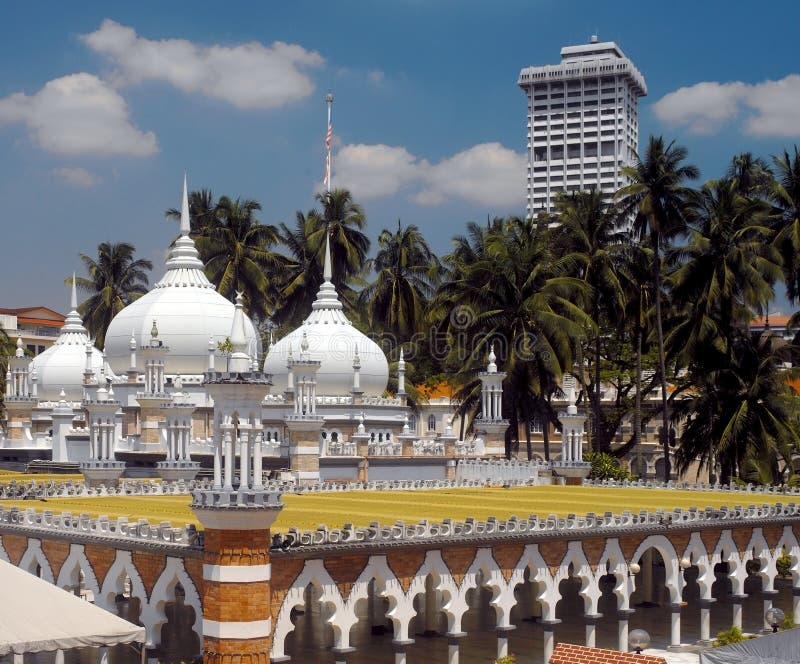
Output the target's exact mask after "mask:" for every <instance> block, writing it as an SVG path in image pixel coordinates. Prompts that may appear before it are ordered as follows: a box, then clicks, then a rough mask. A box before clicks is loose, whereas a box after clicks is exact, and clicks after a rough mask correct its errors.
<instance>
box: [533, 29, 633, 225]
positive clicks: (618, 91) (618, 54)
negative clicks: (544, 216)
mask: <svg viewBox="0 0 800 664" xmlns="http://www.w3.org/2000/svg"><path fill="white" fill-rule="evenodd" d="M518 83H519V86H520V87H521V88H522V89H523V90H524V91H525V94H526V95H527V97H528V205H527V209H528V214H529V215H531V216H536V214H538V213H539V212H540V211H552V209H553V204H554V200H555V197H556V194H557V193H558V192H560V191H579V190H585V189H598V188H599V189H600V190H602V191H604V192H609V193H612V192H614V191H616V190H617V189H618V188H619V187H621V186H623V185H625V184H627V183H628V182H627V178H626V177H625V176H624V175H623V174H622V173H621V169H622V167H623V166H628V165H632V164H633V163H634V160H635V155H636V152H637V151H638V147H639V115H638V104H639V97H643V96H644V95H646V94H647V84H646V83H645V81H644V76H642V74H641V72H639V70H638V69H636V67H635V65H634V64H633V62H631V61H630V59H628V58H627V57H626V56H625V54H624V53H623V52H622V49H621V48H620V47H619V46H617V44H615V43H614V42H600V41H598V40H597V37H595V36H593V37H592V38H591V39H590V40H589V43H588V44H582V45H580V46H565V47H564V48H562V49H561V62H560V63H559V64H557V65H543V66H539V67H526V68H525V69H523V70H522V71H521V72H520V74H519V81H518Z"/></svg>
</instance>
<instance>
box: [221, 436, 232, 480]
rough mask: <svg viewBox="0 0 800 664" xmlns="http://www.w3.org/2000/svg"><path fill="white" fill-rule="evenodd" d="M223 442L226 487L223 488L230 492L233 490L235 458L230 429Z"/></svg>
mask: <svg viewBox="0 0 800 664" xmlns="http://www.w3.org/2000/svg"><path fill="white" fill-rule="evenodd" d="M222 440H223V443H224V445H225V485H224V487H223V488H225V489H229V490H230V489H232V488H233V463H234V458H235V457H234V455H233V436H232V435H231V430H230V429H229V428H227V429H225V432H224V434H223V438H222Z"/></svg>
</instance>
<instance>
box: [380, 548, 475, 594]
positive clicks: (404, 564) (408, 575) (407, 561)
mask: <svg viewBox="0 0 800 664" xmlns="http://www.w3.org/2000/svg"><path fill="white" fill-rule="evenodd" d="M473 557H474V556H473ZM424 560H425V552H424V551H403V552H398V553H393V554H389V555H388V556H386V561H387V562H388V563H389V567H391V568H392V571H393V572H394V574H395V576H396V577H397V580H398V581H399V582H400V585H401V586H402V587H403V591H405V592H408V587H409V586H410V585H411V581H412V580H413V578H414V574H415V573H416V571H417V570H418V569H419V568H420V567H422V562H423V561H424Z"/></svg>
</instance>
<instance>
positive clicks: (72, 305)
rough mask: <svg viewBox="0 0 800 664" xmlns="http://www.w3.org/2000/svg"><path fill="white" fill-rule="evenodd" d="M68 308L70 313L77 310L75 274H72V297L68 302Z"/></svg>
mask: <svg viewBox="0 0 800 664" xmlns="http://www.w3.org/2000/svg"><path fill="white" fill-rule="evenodd" d="M69 306H70V308H71V309H72V311H75V310H77V308H78V292H77V290H76V289H75V273H74V272H73V273H72V297H71V299H70V301H69Z"/></svg>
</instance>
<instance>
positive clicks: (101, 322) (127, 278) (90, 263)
mask: <svg viewBox="0 0 800 664" xmlns="http://www.w3.org/2000/svg"><path fill="white" fill-rule="evenodd" d="M135 252H136V247H134V246H133V245H132V244H129V243H127V242H116V243H111V242H103V243H101V244H100V245H99V246H98V247H97V260H95V259H94V258H92V257H91V256H87V255H86V254H81V255H80V257H81V260H82V261H83V264H84V265H85V266H86V271H87V272H88V273H89V277H88V278H87V277H75V284H76V286H77V287H78V288H79V289H80V290H82V291H84V292H86V293H90V295H89V297H88V298H87V299H86V300H84V301H83V302H82V303H81V304H80V306H79V307H78V312H79V313H80V314H81V316H82V317H83V324H84V325H85V326H86V329H87V330H88V331H89V334H90V335H91V336H92V337H93V338H94V340H95V345H96V346H97V347H98V348H101V349H102V348H103V346H104V344H105V336H106V330H107V329H108V326H109V325H110V324H111V319H112V318H114V316H116V315H117V314H118V313H119V312H120V311H121V310H122V309H123V308H125V307H127V306H128V305H129V304H130V303H131V302H133V301H134V300H136V299H138V298H140V297H141V296H142V295H144V294H145V293H146V292H147V288H148V285H149V282H148V278H147V271H148V270H152V269H153V264H152V263H151V262H150V261H149V260H146V259H144V258H139V259H134V253H135ZM66 282H67V283H68V284H71V283H72V277H70V278H68V279H67V280H66Z"/></svg>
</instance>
